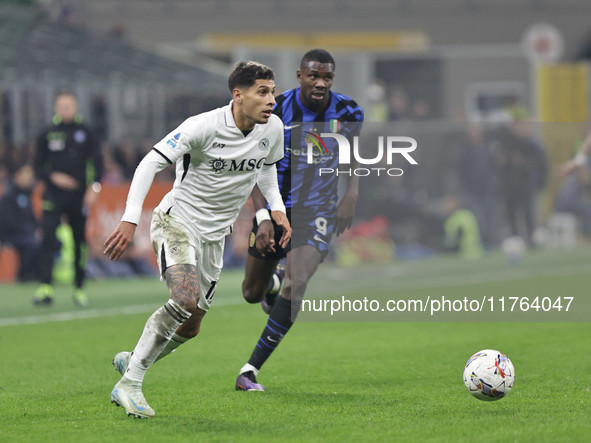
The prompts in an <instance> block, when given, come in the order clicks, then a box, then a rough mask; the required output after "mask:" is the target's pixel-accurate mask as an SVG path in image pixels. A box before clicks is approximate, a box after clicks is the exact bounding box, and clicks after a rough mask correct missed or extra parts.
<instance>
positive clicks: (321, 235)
mask: <svg viewBox="0 0 591 443" xmlns="http://www.w3.org/2000/svg"><path fill="white" fill-rule="evenodd" d="M287 219H288V220H289V223H290V224H291V225H292V226H291V228H292V235H291V240H290V241H289V243H288V244H287V246H286V247H285V248H282V247H281V246H279V240H281V236H282V235H283V228H282V227H281V226H277V224H276V223H275V222H274V221H273V220H271V221H272V222H273V227H274V228H275V252H274V253H268V254H265V256H264V257H263V256H262V255H261V253H260V252H259V251H258V249H257V248H256V246H255V240H256V235H257V231H258V228H259V227H258V225H257V221H256V218H254V219H253V221H252V232H251V233H250V237H249V239H248V253H249V254H250V255H252V256H253V257H254V258H258V259H261V260H281V259H282V258H284V257H285V256H286V255H287V253H288V252H289V251H291V249H292V248H299V247H300V246H304V245H310V246H314V247H315V248H316V249H318V250H319V251H320V253H321V254H322V261H324V259H325V258H326V256H327V254H328V245H329V243H330V239H331V238H332V233H333V230H334V221H335V216H334V213H333V212H332V211H331V213H330V214H329V213H324V214H321V213H314V214H312V213H309V214H307V215H301V216H300V215H298V216H297V217H296V222H297V223H296V224H295V225H294V224H293V222H292V217H291V211H290V208H288V209H287Z"/></svg>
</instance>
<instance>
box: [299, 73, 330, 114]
mask: <svg viewBox="0 0 591 443" xmlns="http://www.w3.org/2000/svg"><path fill="white" fill-rule="evenodd" d="M297 75H298V81H299V82H300V86H301V89H300V100H301V101H302V103H303V104H304V106H305V107H306V108H308V109H310V110H311V111H320V110H322V109H324V108H326V107H327V106H328V99H329V97H330V94H329V91H330V88H331V87H332V81H333V79H334V66H333V65H332V64H331V63H318V62H308V63H307V64H302V65H301V66H300V69H298V72H297Z"/></svg>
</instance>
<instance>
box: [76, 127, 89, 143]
mask: <svg viewBox="0 0 591 443" xmlns="http://www.w3.org/2000/svg"><path fill="white" fill-rule="evenodd" d="M74 140H76V143H84V141H85V140H86V132H84V131H83V130H82V129H78V130H77V131H76V132H74Z"/></svg>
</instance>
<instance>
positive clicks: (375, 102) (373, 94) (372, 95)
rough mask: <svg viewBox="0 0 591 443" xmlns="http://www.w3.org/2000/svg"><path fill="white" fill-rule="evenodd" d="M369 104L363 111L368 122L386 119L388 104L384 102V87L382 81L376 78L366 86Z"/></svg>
mask: <svg viewBox="0 0 591 443" xmlns="http://www.w3.org/2000/svg"><path fill="white" fill-rule="evenodd" d="M367 98H368V99H369V106H368V108H367V112H366V113H365V120H366V121H368V122H376V123H377V122H385V121H388V104H387V103H386V89H385V88H384V85H383V82H382V81H380V80H376V82H375V83H373V84H371V85H369V87H368V88H367Z"/></svg>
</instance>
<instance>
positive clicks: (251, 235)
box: [248, 232, 257, 248]
mask: <svg viewBox="0 0 591 443" xmlns="http://www.w3.org/2000/svg"><path fill="white" fill-rule="evenodd" d="M256 238H257V237H256V235H254V232H251V233H250V239H249V240H248V246H250V247H251V248H252V247H253V246H254V242H255V240H256Z"/></svg>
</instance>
